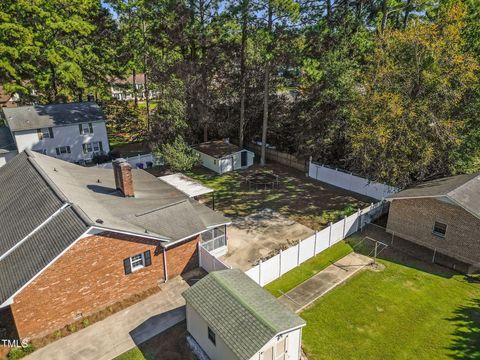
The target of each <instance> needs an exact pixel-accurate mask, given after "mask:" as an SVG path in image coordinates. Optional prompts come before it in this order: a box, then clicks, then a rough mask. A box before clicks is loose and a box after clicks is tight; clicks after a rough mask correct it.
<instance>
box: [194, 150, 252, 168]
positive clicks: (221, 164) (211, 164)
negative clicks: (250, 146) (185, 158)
mask: <svg viewBox="0 0 480 360" xmlns="http://www.w3.org/2000/svg"><path fill="white" fill-rule="evenodd" d="M195 151H197V150H195ZM243 151H246V152H247V154H248V155H247V166H244V167H241V164H242V162H241V161H242V152H243ZM197 153H198V154H200V161H201V162H202V165H203V166H205V167H206V168H207V169H210V170H212V171H215V172H216V173H218V174H224V173H226V172H229V171H234V170H238V169H246V168H247V167H249V166H252V165H253V160H254V158H255V154H254V153H253V152H251V151H249V150H241V151H238V152H236V153H233V154H232V155H229V156H225V157H223V158H221V159H216V158H214V157H213V156H210V155H207V154H204V153H202V152H200V151H197Z"/></svg>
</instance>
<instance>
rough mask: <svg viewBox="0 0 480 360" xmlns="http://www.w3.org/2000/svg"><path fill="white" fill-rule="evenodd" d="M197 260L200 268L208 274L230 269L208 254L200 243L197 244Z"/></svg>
mask: <svg viewBox="0 0 480 360" xmlns="http://www.w3.org/2000/svg"><path fill="white" fill-rule="evenodd" d="M198 259H199V262H200V267H201V268H202V269H204V270H205V271H206V272H209V273H210V272H212V271H216V270H225V269H231V267H230V266H228V265H227V264H225V263H223V262H222V261H220V260H219V259H218V258H217V257H215V255H213V254H211V253H209V252H208V250H207V249H205V248H204V247H203V246H202V244H200V243H199V244H198Z"/></svg>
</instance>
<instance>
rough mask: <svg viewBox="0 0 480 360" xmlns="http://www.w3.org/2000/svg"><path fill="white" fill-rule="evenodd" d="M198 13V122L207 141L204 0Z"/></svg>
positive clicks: (204, 139)
mask: <svg viewBox="0 0 480 360" xmlns="http://www.w3.org/2000/svg"><path fill="white" fill-rule="evenodd" d="M199 15H200V29H201V30H200V51H201V53H202V56H201V57H202V59H201V65H200V66H201V67H200V71H201V81H202V84H201V86H200V88H201V89H202V94H201V96H200V124H201V125H203V141H204V142H207V141H208V122H209V121H208V115H207V101H208V85H207V82H208V76H207V64H206V61H207V60H206V59H207V39H206V35H205V2H204V1H203V0H201V1H200V4H199Z"/></svg>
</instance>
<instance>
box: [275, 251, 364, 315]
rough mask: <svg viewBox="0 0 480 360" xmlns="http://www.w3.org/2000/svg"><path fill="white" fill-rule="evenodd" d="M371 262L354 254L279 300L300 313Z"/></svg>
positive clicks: (362, 256)
mask: <svg viewBox="0 0 480 360" xmlns="http://www.w3.org/2000/svg"><path fill="white" fill-rule="evenodd" d="M371 262H372V259H371V258H369V257H367V256H364V255H361V254H357V253H353V252H352V253H350V254H348V255H347V256H345V257H343V258H342V259H340V260H338V261H337V262H335V263H334V264H332V265H330V266H328V267H327V268H325V269H324V270H322V271H320V272H319V273H318V274H316V275H315V276H312V277H311V278H310V279H308V280H307V281H305V282H303V283H301V284H300V285H298V286H297V287H296V288H294V289H292V290H290V291H289V292H287V293H286V294H285V295H282V296H281V297H280V298H279V300H280V302H282V303H283V304H285V305H286V306H288V307H289V308H290V309H292V310H293V311H295V312H297V313H298V312H300V311H301V310H303V309H304V308H306V307H307V306H308V305H310V304H311V303H313V302H314V301H315V300H317V299H318V298H320V297H322V296H323V295H325V294H326V293H327V292H329V291H330V290H332V289H333V288H335V287H336V286H338V285H340V284H341V283H343V282H344V281H345V280H347V279H348V278H349V277H351V276H352V275H354V274H356V273H357V272H359V271H360V270H362V269H364V268H365V266H367V265H369V264H370V263H371Z"/></svg>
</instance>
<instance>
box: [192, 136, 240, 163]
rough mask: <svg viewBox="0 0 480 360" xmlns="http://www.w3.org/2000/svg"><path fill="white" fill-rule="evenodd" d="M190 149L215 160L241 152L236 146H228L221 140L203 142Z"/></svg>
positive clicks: (228, 144)
mask: <svg viewBox="0 0 480 360" xmlns="http://www.w3.org/2000/svg"><path fill="white" fill-rule="evenodd" d="M192 148H194V149H195V150H197V151H200V152H201V153H204V154H207V155H210V156H213V157H214V158H217V159H221V158H223V157H225V156H228V155H232V154H235V153H236V152H239V151H241V150H242V149H241V148H240V147H238V146H237V145H234V144H230V143H228V142H225V141H222V140H216V141H209V142H204V143H201V144H197V145H193V146H192Z"/></svg>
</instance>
